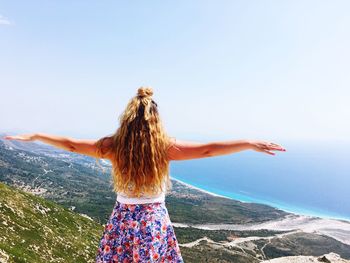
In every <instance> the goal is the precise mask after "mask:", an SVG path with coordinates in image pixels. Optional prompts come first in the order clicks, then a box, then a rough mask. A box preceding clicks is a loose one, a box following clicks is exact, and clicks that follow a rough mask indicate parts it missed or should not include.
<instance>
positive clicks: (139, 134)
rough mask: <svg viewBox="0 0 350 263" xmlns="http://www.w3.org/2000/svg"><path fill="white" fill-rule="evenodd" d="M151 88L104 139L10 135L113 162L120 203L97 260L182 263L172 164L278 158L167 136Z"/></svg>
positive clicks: (265, 145)
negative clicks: (168, 198)
mask: <svg viewBox="0 0 350 263" xmlns="http://www.w3.org/2000/svg"><path fill="white" fill-rule="evenodd" d="M152 95H153V91H152V89H151V88H150V87H140V88H139V89H138V91H137V94H136V96H135V97H133V98H132V99H131V100H130V101H129V103H128V105H127V107H126V109H125V111H124V112H123V114H122V115H121V116H120V117H119V121H120V127H119V128H118V129H117V131H116V132H115V133H114V134H112V135H109V136H106V137H103V138H100V139H99V140H77V139H72V138H68V137H59V136H53V135H47V134H43V133H36V134H25V135H18V136H6V137H5V138H6V139H17V140H24V141H32V140H40V141H42V142H45V143H48V144H51V145H53V146H56V147H59V148H62V149H65V150H68V151H71V152H75V153H80V154H85V155H88V156H92V157H95V158H104V159H109V160H110V161H111V163H112V178H113V188H114V191H115V192H116V193H117V200H116V203H115V206H114V208H113V211H112V213H111V215H110V217H109V220H108V221H107V224H106V225H105V228H104V232H103V235H102V237H101V239H100V243H99V246H98V249H97V255H96V262H97V263H98V262H183V258H182V256H181V252H180V249H179V245H178V241H177V239H176V236H175V232H174V229H173V227H172V224H171V221H170V218H169V214H168V210H167V208H166V206H165V194H166V193H167V192H168V191H169V190H170V189H171V182H170V178H169V162H170V161H172V160H188V159H195V158H205V157H212V156H218V155H223V154H230V153H235V152H239V151H243V150H248V149H251V150H255V151H258V152H263V153H266V154H271V155H274V154H275V153H274V152H273V151H285V149H284V148H283V147H282V146H280V145H278V144H275V143H271V142H266V141H258V140H233V141H219V142H210V143H198V142H189V141H179V140H176V139H175V138H172V137H169V136H167V134H166V132H165V130H164V128H163V126H162V122H161V119H160V115H159V112H158V108H157V103H156V102H155V101H154V100H153V99H152Z"/></svg>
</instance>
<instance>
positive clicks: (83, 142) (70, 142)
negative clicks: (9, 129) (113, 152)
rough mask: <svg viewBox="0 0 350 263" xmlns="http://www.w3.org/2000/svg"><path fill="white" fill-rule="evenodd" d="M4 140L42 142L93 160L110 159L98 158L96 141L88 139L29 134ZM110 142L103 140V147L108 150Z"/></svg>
mask: <svg viewBox="0 0 350 263" xmlns="http://www.w3.org/2000/svg"><path fill="white" fill-rule="evenodd" d="M4 138H5V139H8V140H21V141H35V140H38V141H42V142H44V143H47V144H50V145H52V146H55V147H57V148H60V149H63V150H66V151H70V152H75V153H79V154H84V155H88V156H91V157H94V158H107V159H109V158H111V156H109V154H108V155H107V154H106V155H104V156H102V157H101V156H99V155H98V153H97V146H96V142H97V140H88V139H74V138H71V137H65V136H57V135H51V134H46V133H30V134H23V135H16V136H5V137H4ZM110 143H111V142H110V141H108V140H104V141H103V147H104V148H108V147H109V146H110ZM103 152H105V151H103Z"/></svg>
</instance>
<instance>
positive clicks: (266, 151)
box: [264, 150, 275, 155]
mask: <svg viewBox="0 0 350 263" xmlns="http://www.w3.org/2000/svg"><path fill="white" fill-rule="evenodd" d="M264 152H265V153H267V154H270V155H275V153H274V152H270V151H268V150H264Z"/></svg>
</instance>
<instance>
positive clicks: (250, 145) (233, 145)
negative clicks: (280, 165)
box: [168, 140, 286, 160]
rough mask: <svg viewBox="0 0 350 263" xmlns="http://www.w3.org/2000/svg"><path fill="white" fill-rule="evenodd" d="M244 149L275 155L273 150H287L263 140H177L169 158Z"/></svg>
mask: <svg viewBox="0 0 350 263" xmlns="http://www.w3.org/2000/svg"><path fill="white" fill-rule="evenodd" d="M244 150H254V151H257V152H264V153H267V154H270V155H275V153H274V152H272V151H286V149H284V148H283V147H282V146H280V145H278V144H276V143H272V142H267V141H261V140H231V141H217V142H209V143H198V142H190V141H178V140H176V141H175V142H174V143H173V144H172V146H171V147H169V149H168V158H169V160H188V159H198V158H205V157H213V156H218V155H225V154H231V153H236V152H240V151H244Z"/></svg>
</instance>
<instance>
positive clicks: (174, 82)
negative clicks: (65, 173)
mask: <svg viewBox="0 0 350 263" xmlns="http://www.w3.org/2000/svg"><path fill="white" fill-rule="evenodd" d="M349 7H350V2H348V1H332V2H329V1H308V2H304V1H284V2H280V1H264V2H259V1H253V2H249V3H248V2H245V1H235V2H231V1H219V2H215V3H213V2H210V1H191V2H188V1H177V2H176V3H170V2H161V1H155V2H152V3H143V2H138V3H120V2H114V1H104V2H103V3H102V2H94V1H74V2H69V3H67V2H61V1H50V2H44V3H43V2H42V1H30V2H25V3H21V4H20V5H19V4H16V3H15V2H2V3H1V4H0V38H1V39H0V40H1V41H0V56H1V58H2V59H1V61H0V72H1V73H0V74H1V75H0V76H1V77H0V86H1V94H2V103H1V104H0V127H1V130H2V131H5V132H6V131H11V132H12V131H24V132H45V133H52V134H57V135H62V136H64V135H66V136H75V137H90V138H97V137H100V136H104V135H107V134H111V133H113V132H114V131H115V130H116V129H117V127H118V116H119V115H120V114H121V113H122V111H123V109H124V108H125V106H126V104H127V102H128V101H129V99H130V98H131V97H132V96H134V95H135V94H136V90H137V88H138V87H139V86H141V85H149V86H152V87H153V90H154V99H155V101H157V103H158V105H159V109H160V114H161V117H162V119H163V122H164V126H165V128H166V130H167V131H168V133H169V134H170V135H171V136H174V137H177V138H179V139H184V140H186V139H191V140H219V139H245V138H251V139H264V140H271V141H274V142H277V143H280V144H281V145H283V146H285V147H286V145H284V143H285V142H289V141H316V142H319V141H330V142H332V141H334V142H335V141H337V142H339V143H342V142H350V140H349V137H348V134H350V123H349V122H346V121H345V120H348V119H349V117H350V107H349V106H348V98H349V97H350V89H349V87H350V75H349V74H348V72H347V69H348V68H350V49H349V48H348V47H349V46H350V33H349V30H348V28H349V27H350V16H349V15H348V12H347V11H348V10H349ZM286 148H287V147H286ZM287 150H288V148H287Z"/></svg>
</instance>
